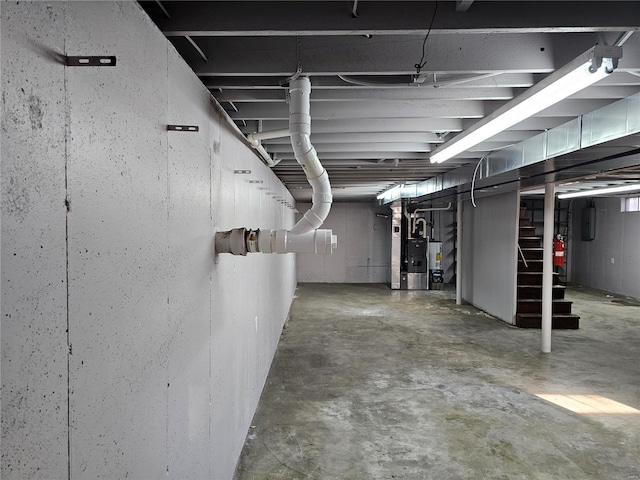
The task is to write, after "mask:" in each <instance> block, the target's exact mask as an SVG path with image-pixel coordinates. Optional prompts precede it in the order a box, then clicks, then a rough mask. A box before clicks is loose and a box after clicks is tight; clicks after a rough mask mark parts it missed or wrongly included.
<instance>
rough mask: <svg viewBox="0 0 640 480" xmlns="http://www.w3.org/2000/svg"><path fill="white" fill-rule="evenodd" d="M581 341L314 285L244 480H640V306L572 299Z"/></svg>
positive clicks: (297, 309) (459, 310)
mask: <svg viewBox="0 0 640 480" xmlns="http://www.w3.org/2000/svg"><path fill="white" fill-rule="evenodd" d="M567 298H569V299H571V300H574V301H575V302H576V303H575V304H574V311H575V312H576V313H577V314H579V315H581V317H582V319H581V324H580V325H581V327H580V329H579V330H564V331H557V330H555V331H554V332H553V340H552V349H553V352H552V353H551V354H550V355H545V354H542V353H539V350H540V331H539V330H521V329H515V328H512V327H509V326H508V325H506V324H505V323H503V322H501V321H499V320H496V319H494V318H492V317H490V316H488V315H486V314H485V313H483V312H481V311H479V310H477V309H475V308H473V307H471V306H468V305H463V306H456V305H455V295H454V293H453V292H452V291H419V292H408V291H391V290H390V289H389V288H388V287H386V286H384V285H344V284H300V285H299V288H298V293H297V299H296V300H295V301H294V304H293V306H292V309H291V319H290V320H289V322H288V324H287V326H286V328H285V329H284V331H283V334H282V339H281V341H280V344H279V347H278V351H277V353H276V356H275V359H274V362H273V365H272V368H271V372H270V374H269V377H268V379H267V383H266V386H265V389H264V391H263V394H262V397H261V400H260V405H259V407H258V411H257V412H256V415H255V417H254V420H253V424H252V427H251V429H250V431H249V434H248V436H247V441H246V444H245V446H244V449H243V452H242V456H241V459H240V462H239V464H238V468H237V470H236V474H235V476H234V478H235V479H236V480H248V479H274V480H276V479H278V480H280V479H303V478H309V479H323V480H324V479H383V478H384V479H394V478H395V479H437V480H441V479H505V480H506V479H509V480H513V479H527V480H531V479H563V480H569V479H576V480H584V479H623V480H638V479H640V414H634V413H629V414H618V413H591V414H582V413H575V412H573V411H571V410H568V409H566V408H563V407H560V406H558V405H556V404H554V403H551V402H549V401H547V400H544V399H542V398H539V397H537V396H536V394H564V395H566V394H580V395H586V394H588V395H599V396H602V397H606V398H608V399H611V400H615V401H616V402H619V403H622V404H625V405H627V406H630V407H634V408H635V409H640V387H639V384H638V383H639V379H640V353H639V348H638V347H639V345H640V306H638V305H637V304H635V305H634V302H628V301H625V300H624V299H620V298H615V297H607V296H606V294H604V293H603V292H598V291H594V290H590V289H586V288H574V289H571V290H570V291H569V292H568V294H567Z"/></svg>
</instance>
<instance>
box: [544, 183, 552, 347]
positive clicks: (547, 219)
mask: <svg viewBox="0 0 640 480" xmlns="http://www.w3.org/2000/svg"><path fill="white" fill-rule="evenodd" d="M554 209H555V185H554V184H553V183H547V184H545V187H544V233H543V237H542V241H543V244H542V247H543V250H542V353H551V324H552V317H553V225H554V215H553V213H554Z"/></svg>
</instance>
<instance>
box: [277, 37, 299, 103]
mask: <svg viewBox="0 0 640 480" xmlns="http://www.w3.org/2000/svg"><path fill="white" fill-rule="evenodd" d="M301 44H302V42H301V40H300V37H296V62H297V64H298V68H297V69H296V73H294V74H293V75H291V76H290V77H287V78H285V79H284V80H280V82H278V83H279V84H280V86H281V87H284V86H286V85H289V84H290V83H291V82H293V81H294V80H297V79H298V78H299V77H300V75H302V53H301V51H300V50H301V47H302V45H301ZM288 94H289V90H287V95H288Z"/></svg>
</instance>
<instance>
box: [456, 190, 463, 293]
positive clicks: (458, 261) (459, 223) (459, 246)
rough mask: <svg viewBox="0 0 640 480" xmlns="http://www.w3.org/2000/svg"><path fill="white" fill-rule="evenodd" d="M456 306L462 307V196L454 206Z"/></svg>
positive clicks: (459, 195)
mask: <svg viewBox="0 0 640 480" xmlns="http://www.w3.org/2000/svg"><path fill="white" fill-rule="evenodd" d="M456 305H462V195H461V194H458V203H457V205H456Z"/></svg>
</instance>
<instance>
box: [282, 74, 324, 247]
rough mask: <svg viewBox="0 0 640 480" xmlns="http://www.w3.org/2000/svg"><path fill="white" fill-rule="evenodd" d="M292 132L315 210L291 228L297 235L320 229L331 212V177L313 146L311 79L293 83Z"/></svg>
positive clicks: (312, 208)
mask: <svg viewBox="0 0 640 480" xmlns="http://www.w3.org/2000/svg"><path fill="white" fill-rule="evenodd" d="M289 95H290V98H291V100H290V102H289V132H290V134H291V146H292V147H293V153H294V155H295V157H296V160H297V161H298V163H299V164H300V166H301V167H302V169H303V170H304V173H305V174H306V176H307V180H308V181H309V183H310V184H311V188H312V189H313V196H312V205H311V208H310V209H309V210H308V211H307V212H306V213H305V214H304V216H303V217H302V218H301V219H300V220H299V221H298V223H296V224H295V225H294V226H293V228H292V229H291V233H293V234H301V233H307V232H310V231H312V230H316V229H317V228H318V227H320V226H321V225H322V223H323V222H324V221H325V219H326V218H327V215H329V210H331V202H332V201H333V196H332V195H331V185H330V183H329V175H327V172H326V170H325V169H324V167H323V166H322V164H321V163H320V160H319V159H318V154H317V153H316V150H315V148H313V145H311V115H309V110H310V105H311V102H310V96H311V82H310V81H309V78H308V77H299V78H297V79H295V80H292V81H291V83H290V84H289Z"/></svg>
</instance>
